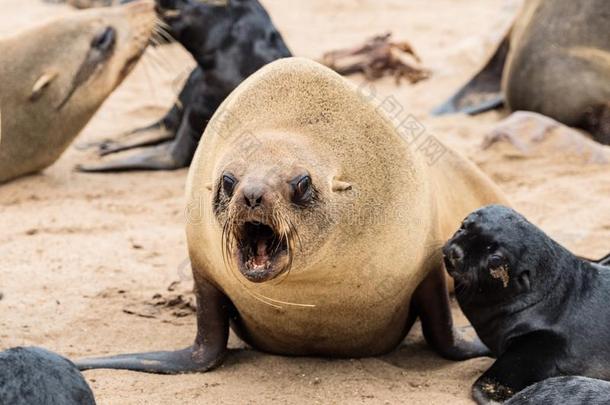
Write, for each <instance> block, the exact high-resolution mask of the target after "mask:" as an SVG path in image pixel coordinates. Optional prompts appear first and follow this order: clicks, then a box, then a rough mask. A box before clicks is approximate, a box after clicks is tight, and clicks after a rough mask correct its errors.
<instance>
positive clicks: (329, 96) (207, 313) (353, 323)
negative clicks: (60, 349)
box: [78, 58, 504, 373]
mask: <svg viewBox="0 0 610 405" xmlns="http://www.w3.org/2000/svg"><path fill="white" fill-rule="evenodd" d="M187 199H188V201H190V202H191V203H190V205H189V208H190V210H189V220H188V225H187V237H188V245H189V252H190V258H191V264H192V268H193V274H194V279H195V291H196V295H197V300H198V310H197V328H198V332H197V337H196V339H195V343H194V345H193V346H191V347H189V348H187V349H184V350H181V351H176V352H159V353H148V354H132V355H123V356H117V357H111V358H106V359H90V360H84V361H80V362H78V366H79V367H80V368H81V369H90V368H124V369H131V370H140V371H148V372H158V373H180V372H189V371H206V370H209V369H211V368H213V367H216V366H218V365H219V364H220V363H221V362H222V360H223V358H224V356H225V354H226V343H227V337H228V333H229V324H230V323H231V325H232V327H233V329H234V330H235V331H236V333H237V334H238V336H240V337H241V338H242V339H243V340H245V341H246V342H248V343H249V344H250V345H252V346H253V347H255V348H257V349H260V350H263V351H267V352H271V353H278V354H285V355H322V356H340V357H361V356H372V355H377V354H381V353H386V352H388V351H390V350H392V349H394V348H395V347H396V346H397V345H398V344H399V343H400V342H401V341H402V339H403V338H404V337H405V335H406V334H407V332H408V331H409V329H410V328H411V326H412V325H413V323H414V322H415V319H416V318H417V317H418V316H419V318H420V319H421V322H422V327H423V331H424V336H425V338H426V340H427V341H428V343H429V344H430V345H431V346H432V347H433V348H435V349H436V350H437V351H438V352H439V353H440V354H441V355H443V356H445V357H447V358H451V359H466V358H470V357H474V356H481V355H485V354H487V353H488V351H487V348H485V347H484V346H483V345H482V344H481V343H480V342H479V341H478V340H477V341H474V342H469V341H466V340H463V339H462V338H461V336H460V334H459V333H457V332H456V330H454V328H453V324H452V320H451V310H450V307H449V298H448V294H447V289H446V285H445V275H444V271H443V267H442V257H441V250H440V249H441V246H442V241H443V238H446V237H448V236H449V235H450V233H451V232H452V227H456V226H457V225H458V224H459V222H460V219H461V218H460V216H463V215H464V214H465V213H467V212H468V211H469V210H470V209H472V208H475V207H480V206H482V205H484V204H486V203H488V202H490V201H504V197H503V196H502V194H501V192H500V191H499V190H498V189H497V187H496V186H495V185H494V184H493V183H492V182H491V180H489V179H488V178H487V177H486V176H485V175H483V174H482V172H480V171H479V170H478V169H477V168H476V167H475V166H474V164H472V163H471V162H469V161H467V160H466V159H464V158H462V157H460V156H459V155H457V154H456V153H454V152H453V151H450V150H447V152H446V153H445V154H444V155H443V156H442V157H441V158H440V159H439V160H438V161H437V162H436V164H434V165H428V164H427V161H426V157H425V155H423V154H422V153H421V151H420V152H418V151H416V150H415V149H414V148H411V147H410V146H409V144H408V143H407V142H406V141H405V139H404V138H402V137H401V136H400V135H399V133H398V132H397V129H396V128H395V127H394V126H393V125H392V123H391V122H390V120H389V119H388V118H386V117H385V116H384V115H383V114H382V113H380V112H379V111H378V110H377V109H376V108H375V106H374V105H373V104H372V103H369V102H367V101H366V100H365V99H364V97H362V96H361V94H360V93H359V92H358V91H357V90H356V89H355V88H354V87H353V86H352V85H351V84H350V83H349V82H347V81H346V80H345V79H343V78H342V77H341V76H339V75H338V74H337V73H335V72H333V71H331V70H330V69H328V68H326V67H324V66H322V65H320V64H318V63H315V62H312V61H309V60H306V59H300V58H288V59H283V60H280V61H276V62H274V63H272V64H269V65H268V66H266V67H264V68H263V69H261V70H260V71H259V72H257V73H255V74H254V75H253V76H251V77H250V78H249V79H247V80H246V81H245V82H244V83H243V84H242V85H240V86H239V87H238V88H237V90H236V91H235V92H234V93H232V94H231V96H229V97H228V98H227V100H226V101H225V102H224V103H223V104H222V105H221V106H220V108H219V110H218V112H217V113H216V114H215V115H214V117H213V118H212V121H211V122H210V124H209V125H208V128H207V129H206V132H205V134H204V136H203V138H202V141H201V143H200V145H199V147H198V149H197V153H196V154H195V157H194V159H193V163H192V164H191V168H190V172H189V180H188V183H187ZM453 229H455V228H453Z"/></svg>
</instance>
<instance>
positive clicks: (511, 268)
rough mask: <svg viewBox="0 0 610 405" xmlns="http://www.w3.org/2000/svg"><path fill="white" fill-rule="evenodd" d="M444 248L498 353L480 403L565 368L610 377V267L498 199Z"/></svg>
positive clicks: (467, 303) (473, 316)
mask: <svg viewBox="0 0 610 405" xmlns="http://www.w3.org/2000/svg"><path fill="white" fill-rule="evenodd" d="M443 253H444V256H445V264H446V267H447V270H448V272H449V274H450V275H451V276H452V277H453V278H454V281H455V292H456V297H457V300H458V302H459V304H460V308H462V311H464V314H465V315H466V317H467V318H468V320H469V321H470V322H471V323H472V326H474V328H475V330H476V332H477V334H478V335H479V337H480V338H481V340H482V341H483V342H484V343H485V344H486V345H487V346H488V347H489V349H490V350H491V352H492V353H493V355H494V356H495V357H497V360H496V362H495V363H494V364H493V365H492V366H491V368H490V369H489V370H487V371H486V372H485V373H484V374H483V375H482V376H481V377H480V378H479V379H478V380H477V381H476V382H475V384H474V386H473V396H474V398H475V400H476V401H477V402H478V403H480V404H486V403H489V401H492V400H493V401H504V400H506V399H508V398H510V397H511V396H512V395H513V394H515V393H517V392H519V391H521V390H522V389H524V388H525V387H527V386H529V385H531V384H533V383H536V382H538V381H542V380H544V379H546V378H550V377H556V376H561V375H583V376H588V377H593V378H599V379H603V380H608V379H610V350H609V349H610V325H609V324H608V323H607V322H606V320H607V319H609V317H610V308H609V307H608V302H610V267H605V266H601V265H599V264H595V263H591V262H589V261H587V260H583V259H581V258H578V257H576V256H574V255H573V254H572V253H570V252H569V251H568V250H566V249H565V248H563V247H562V246H560V245H559V244H558V243H556V242H555V241H553V240H552V239H551V238H549V237H548V236H547V235H546V234H545V233H544V232H542V231H541V230H540V229H538V228H537V227H536V226H534V225H532V224H531V223H529V222H528V221H527V220H526V219H525V218H523V216H521V215H520V214H518V213H517V212H515V211H514V210H512V209H510V208H506V207H503V206H498V205H494V206H489V207H485V208H482V209H480V210H477V211H475V212H473V213H472V214H470V215H469V216H468V217H467V218H466V219H465V220H464V222H463V223H462V226H461V228H460V229H459V230H458V231H457V233H456V234H455V235H454V236H453V237H452V238H451V239H450V240H449V241H448V242H447V244H446V245H445V247H444V248H443Z"/></svg>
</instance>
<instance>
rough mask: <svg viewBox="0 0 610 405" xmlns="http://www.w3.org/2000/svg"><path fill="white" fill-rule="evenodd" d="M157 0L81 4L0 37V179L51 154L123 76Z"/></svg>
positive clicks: (147, 32) (33, 167) (38, 165)
mask: <svg viewBox="0 0 610 405" xmlns="http://www.w3.org/2000/svg"><path fill="white" fill-rule="evenodd" d="M155 18H156V17H155V12H154V3H151V2H136V3H132V4H129V5H126V6H123V7H117V8H111V9H100V10H90V11H79V12H75V13H73V14H70V15H68V16H66V17H63V18H60V19H58V20H53V21H50V22H48V23H46V24H43V25H41V26H39V27H36V28H33V29H29V30H27V31H25V32H23V33H20V34H17V35H14V36H11V37H8V38H3V39H0V82H1V83H2V87H1V88H0V103H1V104H0V106H1V109H2V143H0V183H2V182H5V181H8V180H11V179H13V178H16V177H19V176H22V175H25V174H29V173H34V172H37V171H40V170H42V169H44V168H46V167H48V166H49V165H51V164H52V163H53V162H55V161H56V160H57V159H58V158H59V156H60V155H61V154H62V153H63V151H64V150H65V149H66V148H67V147H68V145H70V143H71V142H72V140H73V139H74V138H75V137H76V135H78V133H79V132H80V130H81V129H82V128H83V127H84V126H85V124H87V122H88V121H89V119H90V118H91V117H92V116H93V114H94V113H95V112H96V111H97V109H98V108H99V107H100V106H101V104H102V102H103V101H104V100H105V99H106V97H108V95H110V93H111V92H112V91H113V90H114V89H115V88H116V87H117V86H118V85H119V84H120V83H121V81H122V80H123V79H124V78H125V77H126V76H127V74H128V73H129V72H130V70H131V69H132V67H133V66H134V65H135V63H136V62H137V61H138V59H139V57H140V55H141V54H142V52H143V51H144V49H145V47H146V45H147V44H148V41H149V38H150V36H151V34H152V31H153V28H154V26H155Z"/></svg>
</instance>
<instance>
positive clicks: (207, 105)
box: [79, 0, 291, 172]
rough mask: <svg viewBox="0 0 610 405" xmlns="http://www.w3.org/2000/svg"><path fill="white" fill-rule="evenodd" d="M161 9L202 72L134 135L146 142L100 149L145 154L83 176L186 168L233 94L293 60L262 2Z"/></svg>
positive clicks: (163, 5) (177, 4) (175, 0)
mask: <svg viewBox="0 0 610 405" xmlns="http://www.w3.org/2000/svg"><path fill="white" fill-rule="evenodd" d="M157 9H158V12H159V14H160V16H161V17H162V19H163V20H164V21H165V22H166V23H167V24H168V25H169V31H170V34H171V35H172V36H173V37H174V38H175V39H176V40H177V41H178V42H180V43H181V44H182V45H183V46H184V47H185V48H186V50H188V51H189V52H190V53H191V54H192V55H193V57H194V58H195V60H196V61H197V65H198V66H197V67H196V68H195V69H194V70H193V72H192V73H191V75H190V77H189V78H188V80H187V82H186V84H185V86H184V88H183V90H182V92H181V93H180V95H179V97H178V102H177V103H176V104H175V105H174V106H173V107H172V109H171V110H170V111H169V112H168V113H167V114H166V116H165V117H163V118H162V119H161V120H160V121H159V122H158V123H156V124H153V125H152V126H150V127H147V128H142V129H138V130H135V131H134V132H135V133H138V134H139V135H144V138H147V139H145V140H144V141H140V142H127V143H121V142H120V141H115V142H112V141H111V142H106V143H102V144H101V146H100V149H99V152H100V154H101V155H107V154H110V153H115V152H119V151H124V150H127V149H132V148H137V147H143V146H144V147H145V148H144V149H143V150H142V151H141V153H139V154H136V155H134V156H130V157H127V158H119V159H117V160H114V161H110V162H105V163H100V164H93V165H83V166H80V167H79V169H80V170H82V171H88V172H99V171H124V170H171V169H179V168H182V167H187V166H188V165H189V164H190V163H191V159H192V158H193V155H194V154H195V149H196V148H197V144H198V143H199V139H200V138H201V135H202V134H203V131H204V129H205V127H206V125H207V123H208V122H209V120H210V118H212V115H213V114H214V112H215V111H216V109H217V108H218V106H219V105H220V103H222V101H223V100H224V99H225V98H226V97H227V96H228V95H229V93H231V92H232V91H233V90H234V89H235V88H236V87H237V86H238V85H239V84H240V83H241V82H242V81H243V80H244V79H246V78H247V77H248V76H250V75H251V74H252V73H254V72H255V71H257V70H258V69H260V68H261V67H263V66H264V65H266V64H268V63H269V62H272V61H274V60H276V59H280V58H284V57H288V56H291V53H290V51H289V49H288V47H287V46H286V44H285V43H284V40H283V38H282V35H281V34H280V33H279V32H278V30H277V29H276V28H275V26H274V25H273V22H272V21H271V18H270V17H269V14H268V13H267V11H266V10H265V9H264V8H263V6H262V5H261V4H260V3H259V2H258V0H229V1H227V2H226V4H225V5H221V4H216V3H212V2H209V3H204V2H198V1H190V0H157ZM143 133H144V134H143ZM146 133H149V134H148V135H149V136H147V134H146Z"/></svg>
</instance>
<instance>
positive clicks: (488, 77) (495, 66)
mask: <svg viewBox="0 0 610 405" xmlns="http://www.w3.org/2000/svg"><path fill="white" fill-rule="evenodd" d="M509 37H510V31H509V32H508V33H507V34H506V36H505V37H504V39H503V40H502V42H501V43H500V45H499V46H498V48H497V49H496V51H495V52H494V54H493V56H492V57H491V59H490V60H489V62H487V64H486V65H485V67H483V69H481V70H480V71H479V72H478V73H477V74H476V75H475V76H474V77H473V78H472V79H470V81H469V82H468V83H467V84H466V85H464V86H463V87H462V88H461V89H460V90H458V92H457V93H455V94H454V95H453V96H451V98H449V100H447V101H445V102H444V103H443V104H441V105H440V106H438V107H436V108H435V109H434V110H432V114H433V115H444V114H452V113H458V112H459V113H465V114H470V115H475V114H479V113H482V112H485V111H489V110H493V109H495V108H499V107H502V105H503V104H504V97H503V96H502V89H501V81H502V71H503V70H504V64H505V63H506V56H507V55H508V49H509Z"/></svg>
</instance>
